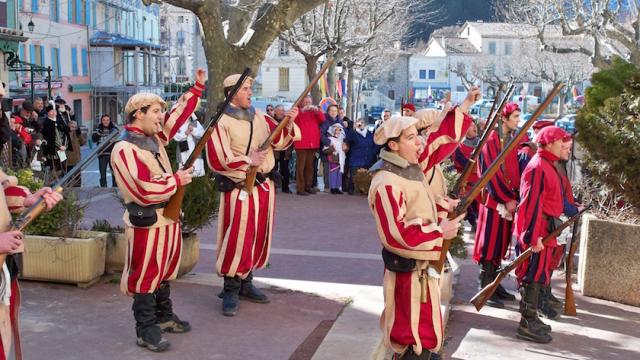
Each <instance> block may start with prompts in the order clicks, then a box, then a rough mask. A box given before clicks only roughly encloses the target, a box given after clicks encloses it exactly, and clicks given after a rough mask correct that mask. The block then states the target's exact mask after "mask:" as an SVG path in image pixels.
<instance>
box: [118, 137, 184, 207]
mask: <svg viewBox="0 0 640 360" xmlns="http://www.w3.org/2000/svg"><path fill="white" fill-rule="evenodd" d="M111 167H112V168H113V171H114V173H115V176H116V180H117V181H118V188H119V189H120V191H122V192H123V197H124V198H127V196H124V195H128V197H129V198H131V199H133V201H134V202H135V203H136V204H138V205H141V206H148V205H152V204H158V203H162V202H164V201H167V200H169V198H170V197H171V196H172V195H173V194H174V193H175V192H176V188H177V186H179V185H180V181H179V180H178V177H177V175H174V174H162V175H156V176H152V175H151V171H150V170H149V167H148V166H147V165H146V164H145V163H144V161H143V160H142V158H141V157H140V154H139V153H138V150H136V149H135V148H134V147H132V146H126V145H125V146H118V145H116V147H115V148H114V150H113V151H112V152H111Z"/></svg>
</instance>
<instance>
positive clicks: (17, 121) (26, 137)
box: [10, 116, 31, 146]
mask: <svg viewBox="0 0 640 360" xmlns="http://www.w3.org/2000/svg"><path fill="white" fill-rule="evenodd" d="M12 119H13V122H12V123H10V124H11V126H12V128H13V131H14V132H15V133H16V134H18V136H20V139H22V142H24V144H25V146H29V145H31V135H30V134H29V131H27V128H25V127H24V126H23V119H22V118H20V117H18V116H16V117H12Z"/></svg>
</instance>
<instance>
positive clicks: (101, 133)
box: [91, 114, 118, 187]
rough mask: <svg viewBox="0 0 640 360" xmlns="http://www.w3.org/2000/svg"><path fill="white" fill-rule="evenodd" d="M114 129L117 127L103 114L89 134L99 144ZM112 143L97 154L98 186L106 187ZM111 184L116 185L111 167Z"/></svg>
mask: <svg viewBox="0 0 640 360" xmlns="http://www.w3.org/2000/svg"><path fill="white" fill-rule="evenodd" d="M114 131H118V128H117V127H116V126H115V125H114V124H113V122H111V118H110V117H109V115H107V114H104V115H102V116H101V117H100V123H99V124H98V126H96V128H95V129H94V130H93V134H91V140H92V141H93V142H94V143H95V144H96V145H99V144H100V143H102V141H103V140H104V139H105V138H106V137H107V136H109V134H111V133H112V132H114ZM112 149H113V145H111V146H109V147H108V148H107V149H106V150H105V151H104V152H103V153H102V154H100V155H98V168H99V169H100V187H107V165H109V167H111V164H110V163H109V159H110V158H111V150H112ZM111 186H113V187H115V186H116V178H115V176H114V175H113V169H111Z"/></svg>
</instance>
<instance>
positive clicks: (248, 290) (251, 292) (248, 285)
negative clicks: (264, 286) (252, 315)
mask: <svg viewBox="0 0 640 360" xmlns="http://www.w3.org/2000/svg"><path fill="white" fill-rule="evenodd" d="M252 281H253V273H249V275H248V276H247V278H246V279H244V280H242V285H241V286H240V299H242V300H248V301H251V302H254V303H258V304H268V303H270V302H271V300H269V298H268V297H267V295H265V294H264V293H263V292H262V291H260V289H258V288H257V287H255V286H253V282H252Z"/></svg>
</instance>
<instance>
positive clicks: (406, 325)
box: [369, 88, 479, 360]
mask: <svg viewBox="0 0 640 360" xmlns="http://www.w3.org/2000/svg"><path fill="white" fill-rule="evenodd" d="M478 93H479V90H478V89H475V88H474V89H472V90H471V91H470V92H469V95H468V96H467V99H465V102H464V103H463V104H462V105H461V106H459V107H457V108H456V109H455V110H453V111H451V112H450V113H448V114H447V116H450V120H447V121H446V124H447V125H446V126H441V127H440V129H439V131H438V132H434V133H432V134H431V135H429V136H428V138H427V139H422V138H421V137H420V136H419V135H418V130H417V128H416V124H418V122H419V121H420V120H418V119H416V118H414V117H392V118H391V119H390V120H388V121H386V122H384V123H382V125H381V126H380V127H379V128H378V129H377V130H376V133H375V136H374V140H375V142H376V144H378V145H384V149H382V150H381V151H380V161H378V162H377V163H376V164H375V165H374V166H373V167H372V168H371V172H373V173H374V176H373V179H372V182H371V187H370V188H369V207H370V208H371V212H372V213H373V216H374V218H375V219H376V227H377V230H378V235H379V237H380V241H381V243H382V246H383V259H384V260H385V272H384V280H383V286H384V295H385V296H384V298H385V309H384V312H383V313H382V316H381V320H380V323H381V326H382V330H383V332H384V342H385V346H387V347H390V348H391V349H393V351H394V352H395V354H396V355H395V358H396V359H404V360H409V359H429V358H430V357H431V356H432V355H434V354H432V353H437V352H438V351H439V350H440V347H441V346H442V337H443V328H442V315H441V313H440V292H439V287H438V281H437V277H434V276H430V274H429V273H428V271H427V269H428V267H429V262H433V261H437V260H438V259H439V258H440V253H441V252H442V249H441V246H442V240H443V239H451V238H454V237H455V236H456V235H457V233H458V228H459V226H460V219H461V218H462V217H463V216H460V217H458V218H457V219H454V220H449V219H447V217H446V216H443V217H439V215H438V209H437V206H436V199H435V196H434V194H433V191H432V189H431V187H430V186H428V185H427V179H426V177H425V175H424V174H425V172H428V171H429V170H430V169H431V168H432V167H433V166H435V165H436V164H437V163H439V162H441V161H442V160H443V159H445V158H446V157H448V156H449V155H450V154H451V152H452V151H453V149H455V146H456V145H455V144H456V141H455V139H456V138H458V139H459V137H461V136H463V134H464V132H463V131H466V130H464V129H463V128H464V127H467V128H468V126H469V124H470V123H471V118H470V117H469V116H468V115H467V114H465V110H467V109H468V108H469V106H470V105H471V104H473V99H474V98H475V97H476V95H477V94H478ZM414 115H415V114H414ZM438 115H439V114H438V112H435V113H434V114H431V115H425V119H429V117H428V116H431V117H432V118H433V119H435V118H436V117H437V116H438ZM434 121H435V120H434ZM432 122H433V121H432ZM422 125H424V124H422ZM423 127H424V126H423ZM436 133H438V135H437V136H436V135H433V134H436ZM452 144H453V145H452ZM394 264H395V265H394ZM398 264H403V265H398Z"/></svg>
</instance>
